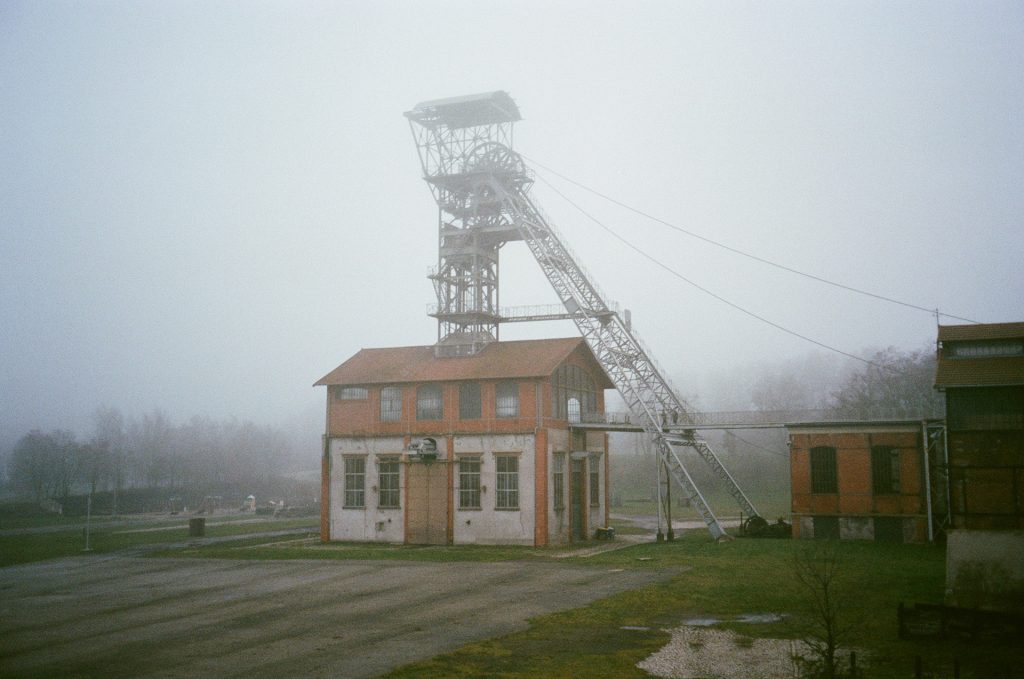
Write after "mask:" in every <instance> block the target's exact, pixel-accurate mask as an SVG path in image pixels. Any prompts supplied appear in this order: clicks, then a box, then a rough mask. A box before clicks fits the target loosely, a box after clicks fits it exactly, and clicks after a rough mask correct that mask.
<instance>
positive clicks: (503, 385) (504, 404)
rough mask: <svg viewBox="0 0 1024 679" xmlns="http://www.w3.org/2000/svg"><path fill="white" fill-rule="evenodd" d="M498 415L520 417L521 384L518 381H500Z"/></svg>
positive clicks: (498, 387)
mask: <svg viewBox="0 0 1024 679" xmlns="http://www.w3.org/2000/svg"><path fill="white" fill-rule="evenodd" d="M496 392H497V403H496V406H497V407H496V413H495V414H496V415H497V416H498V417H519V385H518V384H517V383H516V382H498V386H497V389H496Z"/></svg>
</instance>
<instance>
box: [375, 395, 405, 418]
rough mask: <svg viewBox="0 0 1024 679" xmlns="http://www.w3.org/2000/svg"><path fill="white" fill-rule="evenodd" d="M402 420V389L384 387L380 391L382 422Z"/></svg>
mask: <svg viewBox="0 0 1024 679" xmlns="http://www.w3.org/2000/svg"><path fill="white" fill-rule="evenodd" d="M401 419H402V388H401V387H384V388H383V389H381V390H380V421H381V422H398V421H400V420H401Z"/></svg>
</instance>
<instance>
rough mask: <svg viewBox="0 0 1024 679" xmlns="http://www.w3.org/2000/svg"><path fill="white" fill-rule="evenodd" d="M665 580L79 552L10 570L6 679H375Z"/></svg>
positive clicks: (1, 582) (499, 567) (511, 569)
mask: <svg viewBox="0 0 1024 679" xmlns="http://www.w3.org/2000/svg"><path fill="white" fill-rule="evenodd" d="M666 577H669V574H667V573H656V572H650V571H617V570H614V569H608V568H599V567H597V568H588V567H579V566H570V565H564V564H553V563H529V562H504V563H409V562H396V561H375V562H370V561H282V562H267V561H227V560H204V559H152V558H143V557H139V556H133V555H126V554H121V555H113V556H111V555H107V556H90V557H75V558H69V559H61V560H54V561H45V562H40V563H34V564H26V565H21V566H12V567H8V568H3V569H0V676H10V677H13V676H67V677H70V676H99V675H102V676H104V677H127V676H132V677H137V676H153V677H226V676H232V675H243V674H244V675H247V676H256V677H264V676H265V677H284V676H310V677H317V676H321V677H368V676H374V675H377V674H379V673H381V672H384V671H386V670H388V669H390V668H393V667H396V666H398V665H401V664H404V663H408V662H411V661H414V660H418V659H422V658H427V657H431V656H434V655H437V654H439V653H444V652H447V651H450V650H453V649H455V648H458V647H459V646H461V645H463V644H465V643H467V642H470V641H474V640H480V639H486V638H489V637H493V636H496V635H501V634H505V633H508V632H512V631H515V630H518V629H523V628H525V627H526V620H527V619H528V618H530V617H532V616H536V615H541V614H545V613H550V612H554V611H558V610H563V609H568V608H575V607H578V606H582V605H585V604H587V603H589V602H590V601H593V600H595V599H599V598H602V597H605V596H609V595H611V594H613V593H616V592H619V591H622V590H625V589H630V588H635V587H640V586H643V585H645V584H648V583H650V582H653V581H655V580H657V579H659V578H666Z"/></svg>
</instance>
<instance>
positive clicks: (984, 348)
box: [943, 339, 1024, 358]
mask: <svg viewBox="0 0 1024 679" xmlns="http://www.w3.org/2000/svg"><path fill="white" fill-rule="evenodd" d="M943 348H944V349H945V353H946V355H947V356H949V357H950V358H995V357H997V356H1024V340H1020V339H1010V340H974V341H965V342H945V343H944V344H943Z"/></svg>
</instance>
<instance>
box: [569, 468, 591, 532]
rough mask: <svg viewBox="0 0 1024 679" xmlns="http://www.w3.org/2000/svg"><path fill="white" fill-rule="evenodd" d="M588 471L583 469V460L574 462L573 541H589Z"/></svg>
mask: <svg viewBox="0 0 1024 679" xmlns="http://www.w3.org/2000/svg"><path fill="white" fill-rule="evenodd" d="M586 480H587V475H586V470H585V469H584V468H583V460H573V461H572V488H571V491H570V493H569V500H570V504H571V508H570V511H571V512H572V539H573V540H574V541H575V540H586V539H587V522H586V514H585V512H586V511H587V503H586V497H587V493H586V490H587V489H586Z"/></svg>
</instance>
